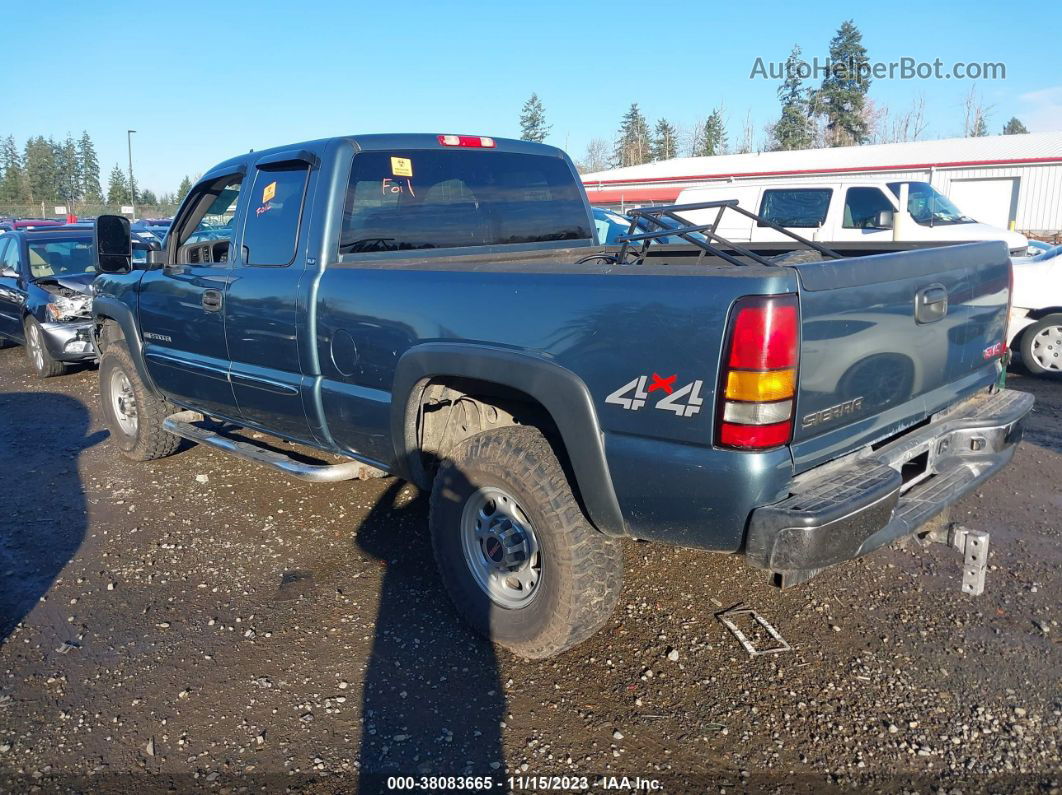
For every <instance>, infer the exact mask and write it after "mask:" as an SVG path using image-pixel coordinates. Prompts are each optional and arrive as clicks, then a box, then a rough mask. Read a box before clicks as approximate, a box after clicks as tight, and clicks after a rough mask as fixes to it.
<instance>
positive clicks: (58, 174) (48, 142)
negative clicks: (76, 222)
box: [0, 131, 191, 212]
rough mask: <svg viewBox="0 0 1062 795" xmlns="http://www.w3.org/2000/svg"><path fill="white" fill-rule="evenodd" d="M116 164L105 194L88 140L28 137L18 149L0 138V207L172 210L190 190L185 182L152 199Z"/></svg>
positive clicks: (83, 136)
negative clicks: (105, 206) (132, 203)
mask: <svg viewBox="0 0 1062 795" xmlns="http://www.w3.org/2000/svg"><path fill="white" fill-rule="evenodd" d="M133 179H134V181H133V184H132V185H130V181H129V174H127V173H126V172H125V171H123V170H122V168H121V167H120V166H119V165H118V164H117V163H115V164H114V168H112V169H111V172H110V174H109V175H108V177H107V186H106V191H104V189H103V186H102V184H101V182H100V162H99V157H98V156H97V154H96V147H95V145H94V144H93V142H92V137H91V136H90V135H89V134H88V132H87V131H83V132H82V133H81V136H80V137H79V138H76V139H75V138H74V137H73V136H72V135H69V134H68V135H67V136H66V138H65V139H62V140H58V139H56V138H52V137H48V138H45V137H44V136H43V135H35V136H31V137H30V138H28V139H27V140H26V143H25V145H24V146H22V147H21V148H20V147H19V146H18V143H17V142H16V141H15V138H14V136H13V135H8V136H7V137H6V138H3V139H0V204H2V205H8V206H11V205H30V204H32V205H36V204H40V203H41V202H43V203H44V204H45V206H46V207H49V206H52V205H66V206H67V207H68V208H69V209H70V211H71V212H75V211H76V208H77V207H78V206H79V205H80V206H85V205H102V204H109V205H123V204H129V203H130V200H131V199H132V200H135V203H136V204H137V205H141V206H152V207H154V206H169V205H176V204H178V203H179V202H180V200H181V199H182V198H184V194H186V193H187V192H188V191H189V190H190V189H191V181H190V180H189V179H188V177H185V178H184V180H183V181H182V182H181V186H180V188H178V190H177V192H176V193H162V194H160V195H156V194H155V193H154V192H153V191H151V190H148V189H146V188H144V189H141V188H140V187H139V186H138V185H137V184H136V181H135V176H134V178H133Z"/></svg>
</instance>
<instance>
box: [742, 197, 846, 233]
mask: <svg viewBox="0 0 1062 795" xmlns="http://www.w3.org/2000/svg"><path fill="white" fill-rule="evenodd" d="M832 194H833V189H832V188H772V189H770V190H765V191H764V192H763V199H762V201H761V202H760V213H759V214H760V217H761V218H763V219H764V220H767V221H773V222H774V223H776V224H778V225H779V226H787V227H795V228H798V229H801V228H803V229H811V228H814V227H819V226H822V225H823V224H824V223H825V222H826V213H827V211H828V210H829V209H830V197H831V196H832ZM757 225H758V226H767V224H765V223H763V222H762V221H758V222H757Z"/></svg>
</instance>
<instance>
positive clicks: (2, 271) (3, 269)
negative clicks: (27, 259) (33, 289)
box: [0, 265, 18, 279]
mask: <svg viewBox="0 0 1062 795" xmlns="http://www.w3.org/2000/svg"><path fill="white" fill-rule="evenodd" d="M0 276H3V277H4V278H5V279H17V278H18V271H17V270H15V269H14V268H12V267H11V266H9V265H0Z"/></svg>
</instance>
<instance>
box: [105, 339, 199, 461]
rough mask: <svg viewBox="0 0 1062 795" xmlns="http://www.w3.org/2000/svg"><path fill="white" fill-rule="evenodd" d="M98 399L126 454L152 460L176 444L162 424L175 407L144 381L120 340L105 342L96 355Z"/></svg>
mask: <svg viewBox="0 0 1062 795" xmlns="http://www.w3.org/2000/svg"><path fill="white" fill-rule="evenodd" d="M100 399H101V400H102V402H103V416H104V418H105V419H106V421H107V427H108V428H109V429H110V431H111V435H112V436H113V437H114V440H115V442H117V444H118V447H119V448H120V449H121V451H122V452H123V453H124V454H125V456H126V457H127V458H131V459H132V460H134V461H154V460H155V459H157V458H164V457H165V456H168V455H170V454H171V453H173V452H174V451H175V450H176V449H177V447H178V446H179V445H180V443H181V440H180V439H179V438H178V437H177V436H174V435H173V434H172V433H169V432H167V431H165V430H163V428H162V422H163V420H165V419H166V417H168V416H169V415H170V414H172V413H173V412H174V411H176V408H175V407H174V406H173V404H172V403H169V402H168V401H165V400H162V399H161V398H158V397H156V396H155V395H154V394H152V392H151V391H150V390H149V389H148V388H147V387H146V386H145V385H144V382H143V381H142V380H140V375H139V374H138V373H137V371H136V367H135V366H134V365H133V359H132V357H131V356H130V355H129V351H128V350H126V348H125V346H124V345H122V344H114V345H109V346H107V348H106V350H105V351H104V352H103V356H102V358H101V359H100Z"/></svg>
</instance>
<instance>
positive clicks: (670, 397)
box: [605, 373, 704, 417]
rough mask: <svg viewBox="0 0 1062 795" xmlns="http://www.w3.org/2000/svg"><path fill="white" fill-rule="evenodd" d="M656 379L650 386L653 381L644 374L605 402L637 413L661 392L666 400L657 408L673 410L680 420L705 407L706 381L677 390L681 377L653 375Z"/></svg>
mask: <svg viewBox="0 0 1062 795" xmlns="http://www.w3.org/2000/svg"><path fill="white" fill-rule="evenodd" d="M652 379H653V380H652V383H650V384H648V387H647V386H646V382H648V381H649V376H646V375H640V376H638V377H637V378H635V379H633V380H632V381H628V382H627V383H626V384H624V385H623V386H621V387H620V388H619V389H617V390H616V391H615V392H613V393H612V394H610V395H609V396H608V397H606V398H605V402H606V403H612V404H613V405H616V406H622V407H623V408H625V409H627V411H637V410H638V409H640V408H642V406H644V405H645V404H646V402H647V401H648V400H649V393H650V392H656V391H657V390H659V391H661V392H663V393H664V397H663V398H662V399H661V400H660V401H658V402H657V404H656V406H655V408H658V409H662V410H663V411H673V412H674V413H675V414H676V415H677V416H679V417H692V416H693V415H694V414H696V413H697V412H699V411H700V410H701V406H703V405H704V399H703V398H702V397H701V387H703V386H704V382H703V381H693V382H692V383H689V384H686V385H685V386H683V387H680V388H679V389H675V388H674V386H673V384H674V383H675V381H676V380H677V379H678V375H672V376H669V377H667V378H662V377H661V376H659V375H657V374H656V373H653V375H652Z"/></svg>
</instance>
